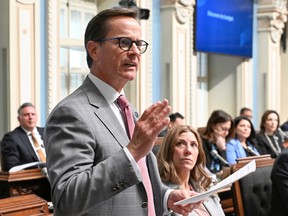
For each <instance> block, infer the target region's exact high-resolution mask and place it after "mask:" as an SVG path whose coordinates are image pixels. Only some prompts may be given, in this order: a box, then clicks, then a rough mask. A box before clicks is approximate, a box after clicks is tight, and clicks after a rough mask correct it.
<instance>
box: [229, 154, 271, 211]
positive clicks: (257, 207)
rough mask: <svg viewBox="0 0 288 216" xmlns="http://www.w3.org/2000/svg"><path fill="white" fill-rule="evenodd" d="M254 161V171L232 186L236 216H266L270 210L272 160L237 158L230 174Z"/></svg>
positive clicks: (258, 157)
mask: <svg viewBox="0 0 288 216" xmlns="http://www.w3.org/2000/svg"><path fill="white" fill-rule="evenodd" d="M253 159H255V161H256V171H255V172H253V173H250V174H249V175H247V176H245V177H244V178H242V179H240V180H238V181H236V182H234V183H233V184H232V194H233V203H234V211H235V214H236V215H237V216H268V215H269V212H270V208H271V187H272V182H271V179H270V175H271V171H272V167H273V164H274V159H272V158H271V157H270V155H260V156H255V157H247V158H241V159H240V158H239V159H238V160H237V164H235V165H233V166H232V173H234V172H236V171H237V170H239V169H240V168H241V167H243V166H245V165H246V164H247V163H249V162H250V161H251V160H253Z"/></svg>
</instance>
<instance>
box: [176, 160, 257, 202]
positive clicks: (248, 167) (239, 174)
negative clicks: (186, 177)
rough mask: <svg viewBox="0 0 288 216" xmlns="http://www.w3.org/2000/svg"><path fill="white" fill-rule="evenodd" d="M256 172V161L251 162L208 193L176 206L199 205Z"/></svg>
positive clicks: (188, 199) (190, 198)
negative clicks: (200, 202) (198, 203)
mask: <svg viewBox="0 0 288 216" xmlns="http://www.w3.org/2000/svg"><path fill="white" fill-rule="evenodd" d="M255 170H256V162H255V160H252V161H250V162H249V163H248V164H246V165H245V166H244V167H242V168H241V169H239V170H238V171H236V172H235V173H233V174H232V175H230V176H228V177H227V178H226V179H224V180H222V181H221V182H219V183H218V184H216V185H215V186H213V187H211V188H210V189H209V190H208V191H205V192H203V193H200V194H197V195H195V196H193V197H189V198H187V199H183V200H180V201H178V202H176V203H174V205H186V204H189V203H197V202H199V201H201V200H204V199H205V198H206V197H209V196H210V195H212V194H214V193H216V192H217V191H219V190H220V189H222V188H224V187H227V186H229V185H230V184H232V183H233V182H235V181H238V180H239V179H241V178H243V177H244V176H246V175H248V174H250V173H252V172H255Z"/></svg>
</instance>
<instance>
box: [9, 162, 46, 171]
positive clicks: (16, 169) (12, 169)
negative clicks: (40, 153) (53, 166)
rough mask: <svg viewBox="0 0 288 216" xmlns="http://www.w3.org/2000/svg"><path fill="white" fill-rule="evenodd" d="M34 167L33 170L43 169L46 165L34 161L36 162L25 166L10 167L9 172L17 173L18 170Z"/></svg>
mask: <svg viewBox="0 0 288 216" xmlns="http://www.w3.org/2000/svg"><path fill="white" fill-rule="evenodd" d="M33 166H35V168H43V167H45V166H46V163H43V162H39V161H36V162H31V163H27V164H22V165H18V166H15V167H12V168H11V169H10V170H9V172H10V173H12V172H18V171H20V170H24V169H26V168H29V167H33Z"/></svg>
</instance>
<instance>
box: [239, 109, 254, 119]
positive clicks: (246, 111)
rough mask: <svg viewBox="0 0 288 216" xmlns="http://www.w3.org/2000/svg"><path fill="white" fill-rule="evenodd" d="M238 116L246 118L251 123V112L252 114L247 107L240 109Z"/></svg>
mask: <svg viewBox="0 0 288 216" xmlns="http://www.w3.org/2000/svg"><path fill="white" fill-rule="evenodd" d="M239 115H240V116H245V117H247V118H248V119H249V120H250V121H252V118H253V112H252V109H250V108H247V107H243V108H241V109H240V113H239Z"/></svg>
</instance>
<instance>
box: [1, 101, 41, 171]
mask: <svg viewBox="0 0 288 216" xmlns="http://www.w3.org/2000/svg"><path fill="white" fill-rule="evenodd" d="M18 121H19V123H20V126H19V127H17V128H15V129H14V130H13V131H11V132H8V133H6V134H5V135H4V137H3V139H2V141H1V153H2V171H9V170H10V169H11V168H12V167H14V166H18V165H22V164H26V163H31V162H36V161H40V162H46V155H45V149H44V145H43V140H42V137H43V132H44V128H40V127H36V123H37V113H36V110H35V107H34V106H33V104H31V103H24V104H22V105H21V106H20V107H19V109H18Z"/></svg>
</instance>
